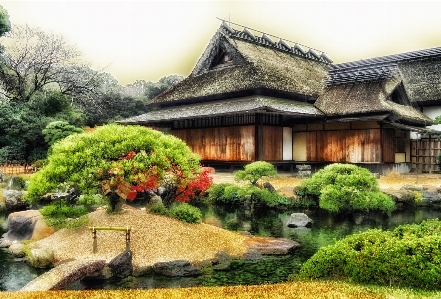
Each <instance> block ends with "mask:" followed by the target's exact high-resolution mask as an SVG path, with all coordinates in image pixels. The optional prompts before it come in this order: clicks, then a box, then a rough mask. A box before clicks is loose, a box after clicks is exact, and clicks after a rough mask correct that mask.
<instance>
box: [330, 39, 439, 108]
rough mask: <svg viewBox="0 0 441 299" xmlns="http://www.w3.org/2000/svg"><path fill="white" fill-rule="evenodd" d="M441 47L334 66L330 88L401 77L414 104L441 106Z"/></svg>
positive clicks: (331, 72)
mask: <svg viewBox="0 0 441 299" xmlns="http://www.w3.org/2000/svg"><path fill="white" fill-rule="evenodd" d="M440 74H441V47H437V48H432V49H425V50H419V51H413V52H407V53H401V54H395V55H388V56H383V57H377V58H372V59H365V60H359V61H353V62H347V63H342V64H336V65H332V66H331V68H330V70H329V75H328V77H327V86H335V85H346V84H356V83H366V82H379V81H383V80H385V79H389V78H391V77H392V76H395V75H398V76H399V77H400V78H401V79H402V81H403V85H404V87H405V89H406V93H407V95H408V97H409V100H410V101H411V102H417V103H418V104H423V105H426V104H428V103H430V102H434V101H438V102H441V75H440Z"/></svg>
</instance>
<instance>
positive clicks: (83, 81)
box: [0, 26, 101, 102]
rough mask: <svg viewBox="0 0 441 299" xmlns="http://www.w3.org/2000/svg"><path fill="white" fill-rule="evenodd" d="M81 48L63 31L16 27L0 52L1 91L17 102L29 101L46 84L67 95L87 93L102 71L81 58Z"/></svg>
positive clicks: (95, 83) (93, 87) (98, 80)
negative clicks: (47, 31)
mask: <svg viewBox="0 0 441 299" xmlns="http://www.w3.org/2000/svg"><path fill="white" fill-rule="evenodd" d="M79 58H80V52H79V51H78V50H77V49H76V48H75V47H73V46H71V45H69V44H68V43H67V42H66V40H65V39H64V38H63V36H61V35H56V34H53V33H46V32H44V31H42V30H41V29H39V28H31V27H29V26H15V27H13V29H12V31H11V34H10V38H8V40H6V43H5V51H4V53H2V55H1V56H0V92H1V93H3V95H4V96H6V97H7V98H8V99H10V100H12V101H15V102H29V101H30V99H31V97H32V95H33V94H35V93H36V92H38V91H41V90H43V89H44V88H45V87H49V86H51V87H52V88H57V89H58V90H59V92H60V93H61V94H65V95H72V96H75V95H79V94H81V95H87V94H90V93H93V92H94V90H95V87H96V86H99V84H100V80H101V78H100V74H99V73H98V72H95V71H92V70H91V69H90V68H88V67H87V66H85V65H84V64H81V63H80V62H79Z"/></svg>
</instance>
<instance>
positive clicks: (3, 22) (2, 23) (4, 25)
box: [0, 5, 11, 36]
mask: <svg viewBox="0 0 441 299" xmlns="http://www.w3.org/2000/svg"><path fill="white" fill-rule="evenodd" d="M9 30H11V22H10V21H9V15H8V12H7V11H6V10H5V9H4V8H3V7H2V6H1V5H0V36H2V35H4V34H5V33H6V32H8V31H9Z"/></svg>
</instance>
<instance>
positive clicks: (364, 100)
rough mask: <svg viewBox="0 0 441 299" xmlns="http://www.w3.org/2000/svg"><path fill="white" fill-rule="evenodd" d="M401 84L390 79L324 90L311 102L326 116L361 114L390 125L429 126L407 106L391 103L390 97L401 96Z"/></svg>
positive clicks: (407, 103) (427, 121)
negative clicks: (378, 116)
mask: <svg viewBox="0 0 441 299" xmlns="http://www.w3.org/2000/svg"><path fill="white" fill-rule="evenodd" d="M403 89H404V88H403V87H402V81H401V79H400V78H399V77H398V76H392V77H391V78H389V79H384V80H382V81H377V80H375V81H373V82H372V81H367V82H364V83H352V84H346V85H332V86H328V87H327V88H326V89H325V90H324V92H323V94H322V95H320V97H319V98H318V100H317V101H316V102H315V106H316V107H317V108H318V109H320V110H321V111H322V112H323V113H324V114H326V115H327V116H354V115H362V114H385V113H386V115H387V117H388V119H389V120H391V121H397V120H399V121H403V122H407V123H413V124H421V125H430V124H433V120H432V119H430V118H429V117H427V116H426V115H424V114H423V113H421V112H420V111H419V110H417V109H415V107H413V106H412V105H410V104H409V102H408V99H406V98H400V99H399V100H400V101H401V102H398V103H397V102H394V101H393V100H392V93H393V92H397V93H398V94H404V96H405V92H404V90H403Z"/></svg>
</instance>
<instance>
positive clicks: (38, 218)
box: [6, 210, 55, 241]
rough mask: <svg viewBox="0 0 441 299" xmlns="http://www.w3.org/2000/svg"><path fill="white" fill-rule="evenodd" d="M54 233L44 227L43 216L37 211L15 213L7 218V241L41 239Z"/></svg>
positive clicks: (52, 230) (50, 228)
mask: <svg viewBox="0 0 441 299" xmlns="http://www.w3.org/2000/svg"><path fill="white" fill-rule="evenodd" d="M54 232H55V230H54V228H52V227H48V226H47V225H46V223H45V222H44V218H43V215H41V213H40V212H39V211H38V210H27V211H21V212H15V213H11V214H9V216H8V232H7V233H6V239H8V240H11V241H21V240H29V239H43V238H46V237H48V236H50V235H52V234H53V233H54Z"/></svg>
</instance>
